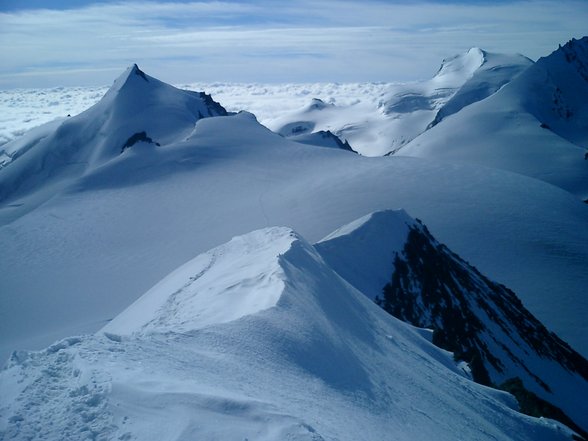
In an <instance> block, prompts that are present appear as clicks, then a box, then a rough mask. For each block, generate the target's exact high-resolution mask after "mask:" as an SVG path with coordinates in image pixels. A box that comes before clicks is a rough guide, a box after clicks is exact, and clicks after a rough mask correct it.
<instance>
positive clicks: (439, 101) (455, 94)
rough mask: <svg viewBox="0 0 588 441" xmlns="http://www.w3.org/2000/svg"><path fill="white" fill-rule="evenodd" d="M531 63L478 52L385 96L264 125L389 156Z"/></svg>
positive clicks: (317, 106) (308, 110)
mask: <svg viewBox="0 0 588 441" xmlns="http://www.w3.org/2000/svg"><path fill="white" fill-rule="evenodd" d="M531 64H532V62H531V61H530V60H529V59H527V58H525V57H523V56H521V55H501V54H493V53H489V52H485V51H483V50H481V49H478V48H472V49H470V50H469V51H468V52H466V53H465V54H461V55H457V56H454V57H452V58H449V59H446V60H443V63H442V65H441V68H440V69H439V71H438V72H437V74H436V75H435V77H434V78H432V79H431V80H428V81H422V82H417V83H409V84H398V85H390V86H389V87H388V90H387V91H386V92H383V93H381V94H380V96H374V97H372V98H371V99H370V98H369V97H361V98H358V101H357V102H356V103H352V104H350V105H337V104H336V103H335V104H333V103H325V102H323V101H321V100H320V99H313V101H312V102H311V103H310V104H308V105H307V106H305V107H304V108H302V109H299V110H298V111H296V112H292V113H290V114H287V115H282V116H279V117H277V118H274V119H273V120H272V119H268V120H266V121H264V122H265V123H266V125H267V126H268V127H270V128H271V129H273V130H275V131H276V132H278V133H280V134H282V135H284V136H296V135H300V134H303V133H311V132H315V131H319V130H330V131H331V132H333V133H334V134H335V135H337V136H338V137H339V138H341V139H344V140H347V141H349V142H350V144H351V145H352V146H354V148H355V149H356V150H357V151H358V152H359V153H361V154H363V155H367V156H379V155H385V154H388V153H391V152H394V151H396V150H398V149H399V148H401V147H402V146H403V145H405V144H406V143H408V142H410V141H411V140H412V139H414V138H415V137H416V136H418V135H419V134H421V133H422V132H424V131H425V130H427V128H428V127H430V126H432V125H435V124H436V123H438V122H439V121H441V120H442V119H443V118H444V117H446V116H448V115H450V114H452V113H455V112H457V111H459V110H460V109H461V108H463V107H465V106H467V105H469V104H471V103H473V102H476V101H479V100H482V99H484V98H486V97H487V96H489V95H491V94H493V93H494V92H496V91H497V90H498V89H500V88H501V87H502V86H503V85H504V84H506V83H508V82H509V81H510V80H511V79H513V78H515V77H516V76H517V75H518V74H519V73H520V72H522V71H523V70H524V69H526V68H527V67H528V66H530V65H531Z"/></svg>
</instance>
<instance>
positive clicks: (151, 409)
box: [0, 228, 570, 441]
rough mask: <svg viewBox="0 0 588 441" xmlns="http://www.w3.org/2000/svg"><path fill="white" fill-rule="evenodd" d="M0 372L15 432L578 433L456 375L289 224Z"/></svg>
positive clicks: (175, 277) (446, 358) (170, 436)
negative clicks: (94, 329)
mask: <svg viewBox="0 0 588 441" xmlns="http://www.w3.org/2000/svg"><path fill="white" fill-rule="evenodd" d="M227 270H229V272H227ZM201 296H202V297H203V299H200V297H201ZM209 300H212V301H209ZM0 382H1V383H0V385H1V388H2V391H3V393H2V395H1V396H0V430H1V432H0V434H1V435H2V437H3V439H7V440H9V439H31V440H34V439H47V438H48V439H61V438H67V439H70V440H78V439H79V440H82V439H88V438H93V439H124V440H126V439H128V440H130V439H141V440H163V439H165V440H191V439H223V440H225V439H235V440H237V439H239V440H242V439H256V440H275V439H290V440H335V439H339V440H364V439H365V440H375V439H389V438H390V437H393V438H394V439H398V440H409V439H410V440H421V439H422V440H430V439H439V440H445V439H446V440H455V439H456V437H458V438H460V439H477V440H486V439H488V440H533V441H541V440H546V441H547V440H550V441H551V440H560V439H561V440H564V439H570V432H569V431H568V430H567V429H566V428H564V427H562V426H560V425H558V424H557V423H555V422H553V421H550V420H545V419H534V418H531V417H526V416H523V415H521V414H519V413H517V412H516V411H514V410H513V409H512V407H515V406H516V403H514V401H513V398H512V397H511V396H509V395H507V394H505V393H503V392H498V391H494V390H491V389H488V388H485V387H482V386H479V385H476V384H474V383H472V382H471V381H469V380H468V379H466V378H464V377H462V376H460V375H459V371H458V370H457V369H456V368H455V366H454V364H453V361H452V359H451V354H450V353H447V352H444V351H441V350H439V349H438V348H436V347H434V346H432V345H431V344H430V343H429V342H428V341H427V340H426V339H425V338H423V337H422V336H421V332H420V331H419V330H417V329H415V328H411V327H410V326H408V325H406V324H404V323H402V322H399V321H398V320H396V319H394V318H393V317H391V316H389V315H387V314H386V313H385V312H384V311H382V310H381V309H380V308H379V307H377V306H376V305H375V304H373V302H371V301H370V300H369V299H367V298H366V297H365V296H364V295H363V294H361V293H360V292H358V291H357V290H355V289H354V288H353V287H352V286H351V285H349V284H348V283H346V282H344V281H343V280H342V279H341V278H340V277H339V276H338V275H337V274H336V273H334V272H333V271H332V270H331V269H330V268H329V267H328V266H327V265H326V264H325V262H324V261H323V260H322V259H321V257H320V256H319V255H318V254H317V252H316V251H315V250H314V249H313V248H312V246H310V245H309V244H308V243H307V242H306V241H304V240H303V239H302V238H301V237H300V236H298V235H297V234H296V233H294V232H293V231H292V230H291V229H288V228H268V229H264V230H260V231H255V232H253V233H251V234H248V235H246V236H243V237H238V238H235V239H233V240H232V241H231V242H229V243H228V244H226V245H224V246H221V247H219V248H216V249H213V250H211V251H210V252H208V253H206V254H204V255H201V256H199V257H197V258H196V259H194V260H192V261H190V262H188V263H187V264H185V265H184V266H182V267H181V268H180V269H178V270H177V271H175V272H173V273H172V274H170V275H169V276H168V277H167V278H165V279H164V280H163V281H162V282H161V283H159V284H158V285H157V286H155V287H154V288H153V289H152V290H150V291H149V292H148V293H147V294H146V295H145V296H144V297H142V298H140V299H139V300H138V301H137V302H135V303H134V304H133V305H131V306H130V307H129V308H128V309H127V310H126V311H125V312H123V314H121V315H120V316H119V317H117V318H116V319H115V320H113V321H112V322H111V323H110V324H109V325H107V326H106V327H105V328H104V329H103V330H102V332H100V333H98V334H96V335H92V336H83V337H77V338H69V339H66V340H62V341H61V342H58V343H56V344H54V345H52V346H50V347H49V348H47V349H46V350H44V351H41V352H36V353H22V352H21V353H16V354H15V355H13V357H12V358H11V360H10V362H9V364H8V366H7V368H6V369H5V370H3V371H2V372H1V373H0Z"/></svg>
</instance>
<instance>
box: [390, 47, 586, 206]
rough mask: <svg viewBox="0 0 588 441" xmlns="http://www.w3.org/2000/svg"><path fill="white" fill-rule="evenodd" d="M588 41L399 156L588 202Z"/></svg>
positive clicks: (448, 122)
mask: <svg viewBox="0 0 588 441" xmlns="http://www.w3.org/2000/svg"><path fill="white" fill-rule="evenodd" d="M586 103H588V37H584V38H583V39H581V40H572V41H570V42H569V43H567V44H566V45H565V46H563V47H561V48H560V49H558V50H556V51H555V52H553V53H552V54H551V55H549V56H548V57H545V58H541V59H540V60H538V61H537V63H535V64H534V65H533V66H531V67H530V68H529V69H527V70H525V71H524V72H523V73H522V74H520V75H519V76H518V77H516V78H515V79H513V81H512V82H510V83H509V84H507V85H505V86H504V87H503V88H502V89H501V90H500V91H498V92H497V93H495V94H494V95H492V96H490V97H489V98H487V99H485V100H482V101H479V102H477V103H474V104H471V105H469V106H467V107H465V108H463V109H462V110H461V111H460V112H458V113H456V114H455V115H452V116H450V117H448V118H445V119H444V120H443V122H442V123H441V124H438V125H437V126H435V127H433V128H432V129H431V130H428V131H426V132H425V133H423V134H422V135H421V136H419V137H417V138H416V139H414V140H413V141H412V142H411V143H410V144H408V145H407V146H405V147H403V148H402V149H401V150H400V151H399V152H398V154H401V155H410V156H418V157H423V158H429V159H436V160H439V159H441V160H451V161H464V162H468V163H473V164H479V165H483V166H487V167H494V168H501V169H505V170H510V171H514V172H517V173H522V174H524V175H527V176H532V177H535V178H537V179H541V180H543V181H546V182H549V183H552V184H554V185H557V186H559V187H561V188H563V189H565V190H568V191H570V192H571V193H573V194H575V195H577V196H579V197H580V198H581V199H582V200H587V199H588V160H587V159H586V158H588V156H586V155H587V153H588V123H587V122H586V121H588V105H587V104H586Z"/></svg>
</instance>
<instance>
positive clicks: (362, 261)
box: [315, 211, 588, 433]
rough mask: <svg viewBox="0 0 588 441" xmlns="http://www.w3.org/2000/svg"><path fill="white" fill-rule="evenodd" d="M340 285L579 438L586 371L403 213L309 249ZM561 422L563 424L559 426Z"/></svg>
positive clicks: (359, 224)
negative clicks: (514, 387) (517, 387)
mask: <svg viewBox="0 0 588 441" xmlns="http://www.w3.org/2000/svg"><path fill="white" fill-rule="evenodd" d="M315 247H316V248H317V250H318V251H319V253H320V254H321V255H322V256H323V258H324V259H325V261H326V262H327V263H328V264H329V265H330V266H331V267H332V268H333V269H335V271H337V273H338V274H339V275H340V276H342V277H343V278H345V279H346V280H347V281H348V282H350V283H351V284H352V285H354V286H355V287H356V288H358V289H360V290H361V291H362V292H364V293H365V294H366V295H367V296H369V297H371V298H372V299H374V298H375V299H377V301H378V303H380V304H381V305H382V307H383V308H384V309H386V310H387V311H388V312H390V313H391V314H392V315H394V316H395V317H397V318H399V319H401V320H404V321H406V322H409V323H411V324H413V325H415V326H420V327H426V328H430V329H433V330H434V333H433V342H434V343H435V344H437V345H438V346H440V347H443V348H444V349H447V350H451V351H452V352H454V354H455V357H456V358H457V359H458V360H464V361H467V362H468V363H469V364H470V368H471V371H472V374H473V378H474V380H476V381H477V382H480V383H482V384H487V385H490V384H494V385H501V384H503V383H504V382H506V381H507V380H510V379H513V378H519V379H520V380H521V381H522V382H523V384H524V386H525V388H526V389H528V390H530V391H532V392H533V393H535V394H536V395H538V396H539V397H541V398H542V399H543V400H546V401H548V402H549V403H551V404H552V405H555V406H557V407H558V408H560V409H561V410H563V412H564V413H565V414H566V415H567V417H568V418H571V419H572V420H573V421H574V422H575V424H577V425H578V426H580V427H581V428H583V430H584V432H585V433H588V418H587V416H588V401H586V400H584V399H578V397H585V396H588V361H586V359H584V358H582V356H581V355H579V354H578V353H576V352H575V351H574V350H573V349H571V348H570V347H569V346H568V345H567V344H566V343H564V342H563V341H561V340H560V339H559V338H558V337H557V336H556V335H555V334H553V333H551V332H549V331H548V330H547V329H546V328H545V327H544V326H543V325H542V324H541V323H540V322H539V321H538V320H537V319H536V318H535V317H533V315H532V314H530V313H529V311H527V310H526V309H525V308H524V306H523V305H522V304H521V302H520V300H519V299H518V298H517V296H516V295H515V294H514V293H513V292H512V291H510V290H509V289H508V288H505V287H504V286H502V285H499V284H496V283H494V282H492V281H490V280H488V279H487V278H486V277H484V276H483V275H482V274H480V273H479V272H478V271H477V270H476V269H475V268H473V267H472V266H470V265H468V264H467V263H466V262H464V261H463V260H462V259H460V258H459V256H457V255H456V254H454V253H452V252H451V251H450V250H449V249H447V247H445V246H443V245H441V244H439V242H437V241H436V240H435V239H434V238H433V237H432V236H431V234H430V233H429V231H428V230H427V228H426V227H425V226H424V225H422V224H420V223H418V222H415V221H414V220H412V219H410V217H408V216H407V215H406V213H404V212H394V211H383V212H377V213H373V214H371V215H368V216H365V217H363V218H362V219H360V220H358V221H355V222H353V223H352V224H349V225H347V226H345V227H342V228H341V229H339V230H338V231H336V232H335V233H333V234H331V235H329V236H328V237H327V238H325V239H324V240H322V241H321V242H319V243H317V244H316V245H315ZM562 421H565V422H566V423H567V424H570V423H569V421H568V420H567V419H566V418H565V417H564V418H562Z"/></svg>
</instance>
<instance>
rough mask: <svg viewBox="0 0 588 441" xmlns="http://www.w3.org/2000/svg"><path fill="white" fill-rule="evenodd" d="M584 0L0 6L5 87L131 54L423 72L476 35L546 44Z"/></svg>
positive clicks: (280, 70) (346, 75)
mask: <svg viewBox="0 0 588 441" xmlns="http://www.w3.org/2000/svg"><path fill="white" fill-rule="evenodd" d="M586 16H588V2H585V1H583V0H578V1H576V0H570V1H553V0H541V1H512V2H509V1H504V2H499V3H495V2H478V3H473V4H472V3H463V2H456V3H445V2H438V1H437V2H435V1H424V2H390V1H377V0H371V1H335V0H317V1H310V0H292V1H290V2H287V3H285V4H284V2H277V1H275V0H257V1H252V2H239V1H232V2H204V1H202V2H145V1H137V2H118V3H99V4H91V5H88V6H85V7H79V8H75V9H62V10H49V9H35V10H18V11H12V12H4V13H0V29H1V30H0V48H1V49H0V56H2V60H3V62H2V64H1V65H0V88H1V87H18V86H21V87H26V86H41V85H47V86H52V85H58V84H76V83H77V84H84V83H93V84H96V83H102V84H103V83H106V82H110V81H112V79H113V78H112V74H111V72H112V70H113V69H119V70H122V69H123V68H124V67H125V66H126V65H128V64H131V63H132V62H138V63H139V64H140V65H142V66H144V67H145V69H146V70H148V71H150V72H152V73H153V74H155V75H160V76H162V77H163V78H164V79H165V80H167V81H171V82H187V81H195V80H201V81H215V80H219V81H260V82H268V81H273V82H282V81H376V80H379V81H394V80H407V79H417V78H426V77H429V76H431V75H432V73H434V71H435V69H436V67H437V66H438V64H439V63H440V61H441V59H442V58H444V57H447V56H450V55H453V54H454V53H458V52H461V51H464V50H466V49H467V48H469V47H471V46H480V47H483V48H484V49H487V50H490V51H495V52H519V53H524V54H525V55H527V56H530V57H531V58H537V57H539V56H542V55H547V54H548V53H549V52H551V51H552V50H554V49H556V48H557V45H558V44H559V43H564V42H565V41H567V40H568V39H569V38H571V37H580V36H582V35H581V33H582V32H584V28H585V23H584V22H585V17H586Z"/></svg>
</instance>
